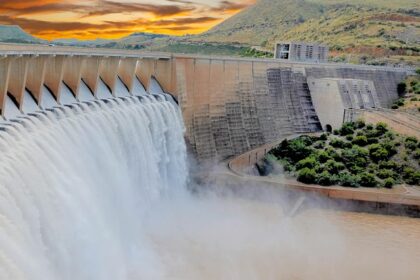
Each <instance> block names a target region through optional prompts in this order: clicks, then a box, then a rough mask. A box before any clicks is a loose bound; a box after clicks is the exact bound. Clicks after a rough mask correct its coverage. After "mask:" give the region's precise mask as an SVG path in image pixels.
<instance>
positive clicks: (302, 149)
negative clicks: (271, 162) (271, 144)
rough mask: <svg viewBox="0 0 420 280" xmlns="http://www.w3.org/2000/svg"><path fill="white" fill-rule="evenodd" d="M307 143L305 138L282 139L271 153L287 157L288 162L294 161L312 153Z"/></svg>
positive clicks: (279, 156)
mask: <svg viewBox="0 0 420 280" xmlns="http://www.w3.org/2000/svg"><path fill="white" fill-rule="evenodd" d="M309 145H310V144H309ZM309 145H308V142H307V139H302V138H297V139H294V140H291V141H288V140H284V141H282V142H281V143H280V145H279V146H278V147H277V148H275V149H274V150H273V152H272V153H273V155H274V156H276V157H277V158H287V159H290V162H292V163H296V162H298V161H300V160H302V159H304V158H306V157H308V156H309V155H310V154H311V153H312V151H313V150H312V148H311V147H310V146H309Z"/></svg>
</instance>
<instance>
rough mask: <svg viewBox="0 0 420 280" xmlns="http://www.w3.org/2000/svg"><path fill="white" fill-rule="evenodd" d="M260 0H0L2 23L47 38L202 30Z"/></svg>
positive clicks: (89, 37) (187, 32) (79, 37)
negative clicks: (17, 26)
mask: <svg viewBox="0 0 420 280" xmlns="http://www.w3.org/2000/svg"><path fill="white" fill-rule="evenodd" d="M254 2H255V0H227V1H223V0H0V24H7V25H10V24H12V25H19V26H20V27H22V28H23V29H24V30H25V31H27V32H29V33H31V34H32V35H34V36H37V37H40V38H43V39H58V38H78V39H96V38H108V39H111V38H119V37H122V36H125V35H128V34H131V33H133V32H152V33H163V34H171V35H184V34H195V33H201V32H203V31H206V30H208V29H209V28H211V27H213V26H214V25H216V24H218V23H220V22H221V21H223V20H224V19H226V18H228V17H230V16H232V15H233V14H235V13H237V12H239V11H240V10H242V9H244V8H246V7H247V6H249V5H251V4H253V3H254Z"/></svg>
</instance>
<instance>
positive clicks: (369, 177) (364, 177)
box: [359, 172, 378, 188]
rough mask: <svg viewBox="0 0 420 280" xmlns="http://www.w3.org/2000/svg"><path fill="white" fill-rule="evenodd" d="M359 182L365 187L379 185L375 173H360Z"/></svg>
mask: <svg viewBox="0 0 420 280" xmlns="http://www.w3.org/2000/svg"><path fill="white" fill-rule="evenodd" d="M359 184H360V185H361V186H363V187H368V188H374V187H376V186H377V185H378V181H376V178H375V175H373V174H371V173H367V172H363V173H362V174H360V178H359Z"/></svg>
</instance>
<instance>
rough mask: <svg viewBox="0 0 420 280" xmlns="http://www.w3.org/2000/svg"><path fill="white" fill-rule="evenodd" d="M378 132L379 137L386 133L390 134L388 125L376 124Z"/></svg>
mask: <svg viewBox="0 0 420 280" xmlns="http://www.w3.org/2000/svg"><path fill="white" fill-rule="evenodd" d="M376 131H377V134H376V135H377V136H382V135H384V134H385V133H386V132H388V125H387V124H386V123H383V122H379V123H377V124H376Z"/></svg>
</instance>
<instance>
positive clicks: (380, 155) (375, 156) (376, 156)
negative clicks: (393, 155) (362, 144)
mask: <svg viewBox="0 0 420 280" xmlns="http://www.w3.org/2000/svg"><path fill="white" fill-rule="evenodd" d="M368 150H369V155H370V158H371V159H372V160H373V161H375V162H379V161H381V160H387V159H388V158H389V156H390V154H389V152H388V151H387V150H386V149H385V148H384V147H383V146H382V145H381V144H372V145H370V146H369V147H368Z"/></svg>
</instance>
